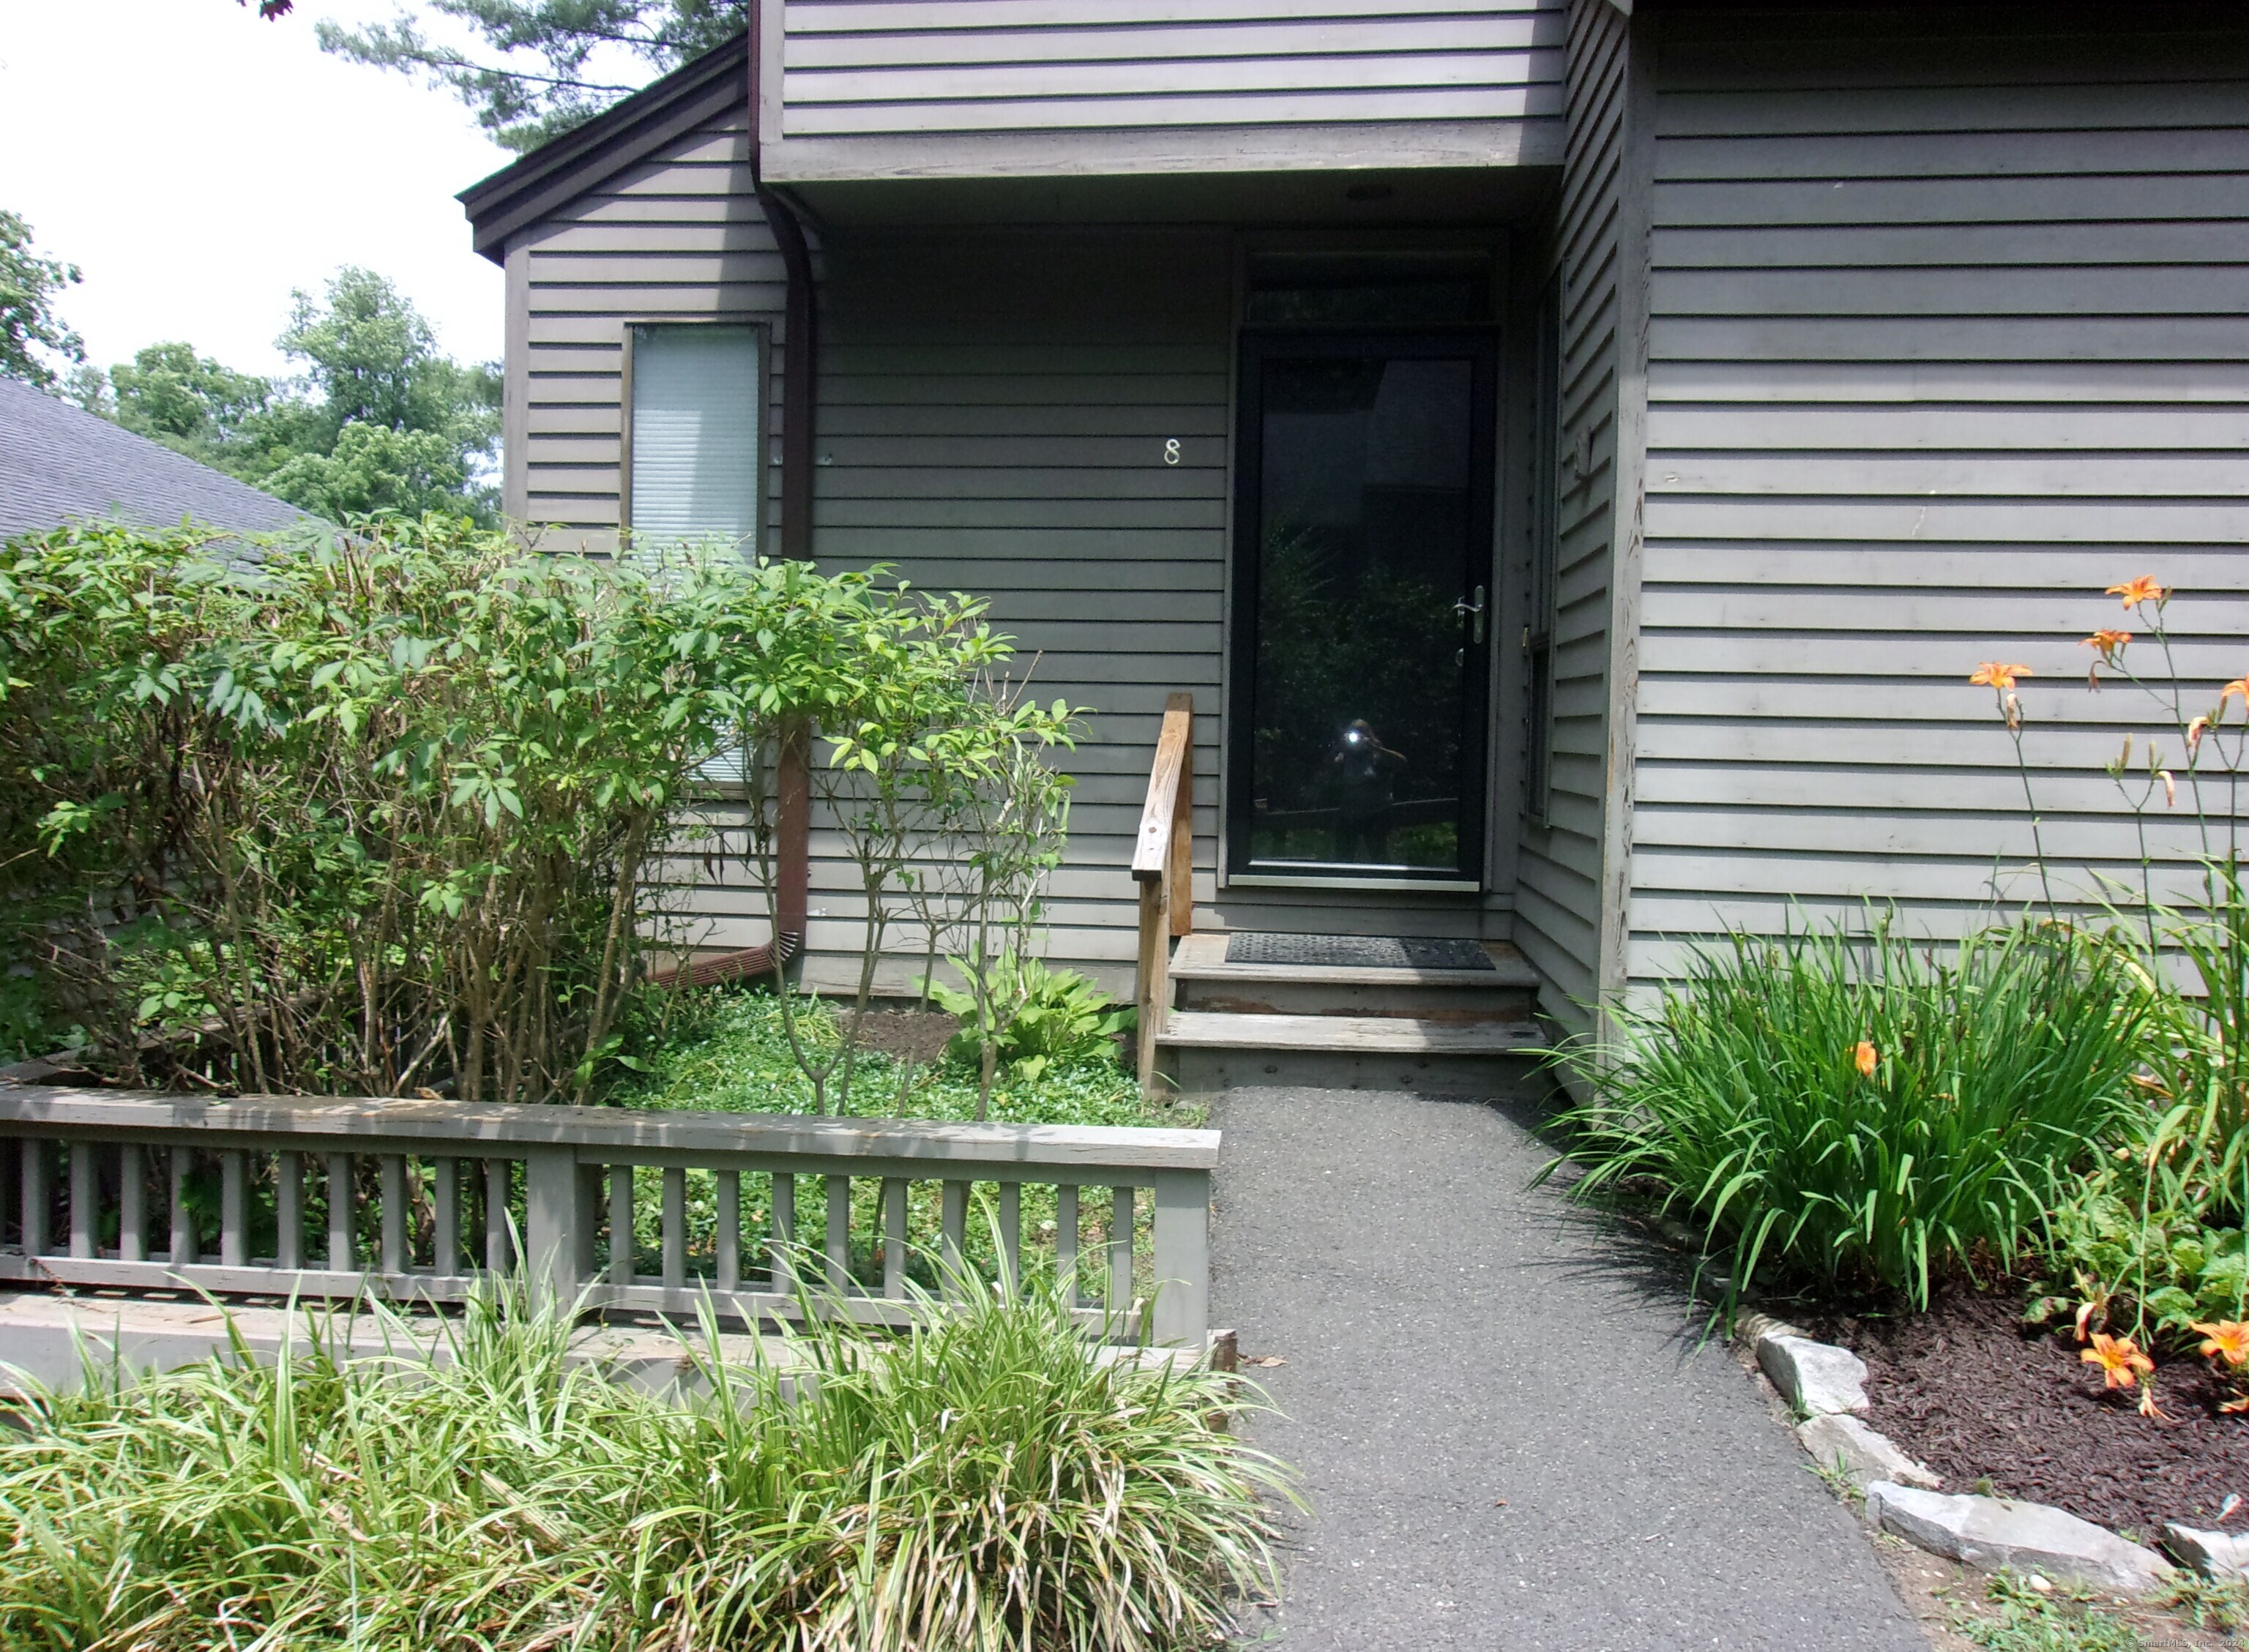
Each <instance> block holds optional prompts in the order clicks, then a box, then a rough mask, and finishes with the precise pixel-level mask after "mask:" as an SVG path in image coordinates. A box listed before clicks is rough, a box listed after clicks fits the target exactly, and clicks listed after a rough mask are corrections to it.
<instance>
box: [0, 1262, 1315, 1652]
mask: <svg viewBox="0 0 2249 1652" xmlns="http://www.w3.org/2000/svg"><path fill="white" fill-rule="evenodd" d="M959 1289H961V1290H962V1291H964V1292H967V1293H968V1295H969V1300H968V1301H967V1303H966V1306H965V1307H964V1308H963V1309H962V1310H961V1311H960V1312H959V1313H958V1315H957V1316H956V1317H953V1318H950V1319H946V1320H933V1321H932V1323H929V1324H926V1325H925V1326H922V1327H921V1328H919V1329H917V1330H914V1331H912V1332H910V1333H904V1334H903V1335H901V1336H899V1337H898V1339H896V1340H879V1339H877V1337H876V1336H875V1335H874V1334H873V1333H869V1332H867V1331H864V1330H862V1329H859V1328H857V1327H855V1326H850V1325H849V1324H848V1323H842V1322H829V1323H824V1324H822V1325H820V1326H818V1328H817V1329H815V1331H813V1332H811V1333H808V1335H806V1336H805V1337H804V1338H802V1339H801V1340H800V1342H799V1343H798V1345H797V1348H796V1350H795V1352H796V1354H798V1355H800V1356H801V1361H803V1362H804V1363H806V1364H808V1365H809V1366H810V1368H811V1376H810V1378H809V1380H808V1377H807V1374H806V1373H805V1371H804V1370H803V1369H802V1368H801V1366H800V1367H799V1368H797V1370H796V1371H795V1374H794V1377H793V1378H792V1377H791V1376H790V1375H789V1374H787V1373H785V1372H784V1371H783V1369H782V1368H781V1366H780V1365H779V1364H764V1363H761V1364H758V1365H753V1366H749V1367H742V1366H729V1365H727V1364H726V1363H725V1362H724V1361H722V1360H720V1359H719V1357H718V1355H717V1354H716V1352H715V1349H716V1347H717V1344H716V1343H715V1340H712V1338H711V1337H709V1336H708V1335H707V1334H706V1336H705V1345H704V1346H705V1348H706V1350H710V1351H707V1352H705V1354H702V1355H701V1356H700V1361H699V1363H700V1371H699V1375H700V1378H701V1387H702V1388H703V1389H704V1398H703V1399H702V1401H701V1402H699V1403H697V1404H694V1405H685V1404H681V1403H677V1402H673V1401H671V1400H667V1399H665V1398H662V1397H658V1396H655V1395H649V1394H646V1393H643V1392H641V1391H640V1390H638V1389H636V1388H632V1387H630V1386H629V1385H626V1384H623V1383H613V1382H611V1381H609V1380H608V1379H606V1378H604V1377H602V1376H601V1375H599V1374H596V1373H595V1371H593V1370H591V1369H589V1368H586V1367H584V1366H574V1365H573V1364H572V1362H571V1361H570V1360H569V1359H568V1357H567V1354H568V1344H569V1330H568V1326H567V1322H566V1321H565V1320H563V1319H561V1318H560V1317H558V1316H554V1315H538V1314H533V1313H526V1312H524V1311H522V1310H521V1309H520V1308H519V1307H515V1306H509V1305H506V1304H497V1303H493V1302H490V1301H486V1302H480V1303H477V1304H472V1305H471V1307H470V1309H469V1311H468V1313H467V1315H466V1317H465V1318H464V1320H461V1321H459V1322H458V1324H457V1326H456V1327H455V1328H454V1330H453V1331H452V1333H450V1335H449V1336H448V1337H447V1338H445V1339H444V1340H443V1341H442V1342H441V1343H439V1344H438V1345H437V1346H436V1347H431V1348H426V1349H421V1350H418V1351H416V1352H415V1353H412V1354H407V1353H405V1352H403V1350H404V1349H406V1348H407V1347H409V1345H410V1344H411V1343H412V1334H413V1333H411V1332H410V1331H409V1329H408V1328H407V1327H406V1326H404V1325H403V1324H402V1323H401V1322H398V1321H396V1320H390V1321H389V1322H388V1323H389V1328H390V1332H391V1338H392V1340H393V1342H394V1343H395V1345H396V1346H397V1347H398V1348H399V1350H401V1351H400V1352H398V1353H395V1354H393V1355H391V1356H390V1357H388V1358H383V1359H376V1358H364V1357H363V1358H358V1359H344V1360H339V1359H336V1358H334V1357H331V1355H330V1354H328V1353H327V1352H325V1351H321V1350H320V1349H317V1348H316V1350H315V1351H314V1352H312V1353H305V1352H301V1351H300V1352H299V1353H297V1354H293V1355H285V1356H284V1357H283V1358H282V1359H281V1360H280V1361H279V1362H278V1363H277V1364H275V1365H272V1366H271V1367H261V1366H258V1365H256V1364H254V1363H251V1362H250V1361H248V1360H247V1359H245V1358H237V1359H236V1360H233V1361H212V1362H210V1363H207V1364H204V1365H202V1366H199V1367H196V1368H190V1369H188V1370H185V1371H181V1372H177V1373H174V1374H169V1375H167V1376H163V1377H161V1378H157V1379H154V1380H151V1381H146V1382H142V1383H140V1384H136V1385H129V1386H123V1387H118V1386H116V1385H113V1384H112V1385H109V1386H107V1387H100V1386H97V1388H96V1390H95V1391H94V1392H93V1393H92V1394H91V1395H84V1396H78V1397H62V1396H55V1397H50V1398H46V1399H44V1400H41V1401H39V1402H37V1403H35V1404H33V1405H32V1406H31V1407H30V1408H29V1409H28V1412H27V1414H26V1415H25V1416H24V1418H23V1419H22V1427H21V1429H20V1430H19V1431H18V1432H17V1433H16V1434H14V1435H12V1436H9V1437H8V1438H7V1440H6V1442H5V1443H4V1444H0V1546H4V1550H0V1552H4V1563H0V1644H4V1645H7V1646H10V1647H24V1648H29V1647H41V1646H45V1647H57V1648H60V1647H72V1648H118V1649H124V1648H132V1649H136V1652H174V1649H182V1652H184V1649H197V1652H201V1649H206V1648H216V1647H222V1646H223V1647H226V1648H229V1649H237V1652H273V1649H280V1648H322V1647H336V1648H342V1647H349V1648H352V1649H366V1652H377V1649H396V1652H408V1649H412V1652H438V1649H470V1648H475V1649H522V1652H527V1649H534V1648H538V1649H546V1648H563V1647H570V1648H582V1649H588V1652H610V1649H628V1648H629V1649H636V1652H687V1649H737V1648H739V1649H758V1652H768V1649H772V1652H829V1649H833V1652H908V1649H917V1652H918V1649H938V1648H944V1649H962V1652H986V1649H989V1652H1001V1649H1031V1648H1037V1649H1050V1648H1051V1649H1072V1652H1094V1649H1119V1652H1137V1649H1157V1648H1164V1647H1170V1646H1180V1645H1207V1644H1210V1643H1211V1642H1214V1641H1215V1640H1217V1639H1219V1638H1221V1635H1222V1634H1223V1633H1224V1632H1225V1630H1226V1629H1227V1628H1228V1618H1227V1604H1226V1603H1227V1601H1228V1598H1229V1596H1230V1595H1231V1594H1234V1593H1235V1592H1237V1591H1242V1590H1250V1589H1256V1590H1266V1589H1269V1587H1270V1585H1271V1583H1272V1581H1273V1578H1272V1560H1271V1556H1270V1553H1269V1542H1270V1540H1271V1537H1272V1527H1271V1525H1270V1523H1269V1514H1268V1511H1267V1505H1266V1502H1265V1500H1264V1499H1265V1498H1267V1497H1268V1495H1269V1494H1271V1493H1274V1492H1276V1491H1278V1492H1284V1493H1285V1491H1286V1489H1287V1485H1286V1475H1285V1472H1284V1471H1283V1470H1281V1469H1280V1468H1279V1467H1278V1466H1277V1465H1276V1464H1274V1463H1271V1462H1270V1461H1269V1460H1268V1459H1266V1458H1264V1457H1261V1456H1260V1455H1258V1454H1257V1453H1255V1451H1253V1450H1250V1449H1248V1447H1246V1446H1244V1445H1242V1444H1241V1443H1240V1442H1239V1441H1237V1440H1236V1439H1235V1438H1234V1437H1233V1436H1230V1435H1228V1433H1226V1432H1224V1431H1222V1429H1220V1428H1218V1427H1215V1426H1214V1423H1213V1422H1212V1420H1211V1419H1213V1418H1214V1417H1218V1416H1223V1415H1224V1414H1226V1413H1227V1412H1228V1411H1229V1410H1231V1409H1237V1408H1238V1407H1239V1405H1240V1404H1241V1398H1240V1395H1238V1394H1237V1393H1236V1392H1235V1390H1234V1388H1233V1387H1232V1385H1231V1381H1230V1380H1229V1379H1227V1378H1224V1377H1221V1376H1219V1375H1216V1374H1211V1373H1208V1372H1205V1371H1191V1372H1190V1371H1173V1370H1159V1369H1143V1368H1139V1367H1138V1366H1136V1365H1135V1364H1134V1363H1133V1362H1132V1361H1131V1360H1130V1359H1126V1360H1123V1361H1104V1359H1103V1358H1102V1357H1101V1354H1100V1350H1099V1349H1098V1348H1097V1347H1096V1346H1095V1345H1094V1344H1093V1343H1091V1342H1090V1341H1089V1340H1087V1339H1086V1338H1085V1336H1084V1335H1083V1333H1082V1331H1081V1330H1080V1329H1079V1327H1077V1326H1076V1325H1075V1324H1074V1323H1073V1322H1072V1320H1071V1319H1070V1317H1069V1313H1068V1310H1067V1309H1066V1307H1065V1306H1063V1301H1062V1299H1061V1298H1060V1297H1059V1295H1057V1294H1056V1293H1055V1292H1042V1291H1035V1290H1034V1291H1028V1292H1022V1293H1021V1294H1020V1295H1016V1296H1010V1297H1002V1296H1001V1295H1000V1294H998V1293H996V1292H993V1291H991V1290H989V1289H988V1288H980V1287H979V1286H977V1285H975V1283H974V1282H973V1280H966V1279H964V1280H963V1281H962V1282H961V1283H960V1285H959ZM707 1330H708V1327H706V1333H707Z"/></svg>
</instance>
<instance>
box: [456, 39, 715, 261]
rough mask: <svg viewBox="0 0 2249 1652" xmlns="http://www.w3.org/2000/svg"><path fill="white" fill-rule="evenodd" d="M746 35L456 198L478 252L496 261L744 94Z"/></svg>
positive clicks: (646, 88) (650, 86)
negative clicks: (526, 234)
mask: <svg viewBox="0 0 2249 1652" xmlns="http://www.w3.org/2000/svg"><path fill="white" fill-rule="evenodd" d="M748 77H749V36H748V35H747V34H740V35H737V36H736V37H734V38H733V39H732V40H730V41H728V42H727V43H726V45H721V46H718V47H714V48H713V49H712V50H711V51H706V52H705V53H704V54H703V55H702V56H701V57H699V58H696V59H695V60H694V61H693V62H692V63H689V64H684V65H681V66H680V67H679V68H677V69H675V70H673V71H672V72H671V73H670V74H668V75H666V76H664V79H661V80H657V81H655V82H653V83H652V84H650V85H649V86H643V88H641V90H639V91H638V92H636V93H633V94H632V95H631V96H630V97H629V98H627V99H624V101H622V103H619V104H618V105H616V107H614V108H611V109H608V110H605V111H604V112H603V113H601V114H598V115H596V116H595V118H594V119H593V120H589V121H588V122H587V123H586V124H585V125H584V126H582V127H578V128H577V129H576V130H574V131H572V132H567V133H565V134H562V136H561V137H559V138H557V139H555V140H554V141H553V142H551V143H547V144H542V145H541V146H540V147H538V148H536V149H533V151H532V152H531V153H530V154H527V155H525V156H524V157H523V158H522V159H521V160H520V161H515V162H513V163H512V164H511V165H509V166H506V167H504V168H501V169H500V170H499V171H498V172H495V173H493V174H492V176H490V177H488V178H485V179H483V180H481V181H479V182H476V183H472V184H471V185H470V186H469V187H468V188H467V189H464V190H462V191H461V192H460V194H459V195H456V196H455V197H454V199H456V200H457V201H458V202H460V203H461V208H462V210H463V211H464V213H466V214H467V216H468V220H469V223H470V225H471V228H472V230H474V232H475V244H476V250H478V252H480V253H482V254H483V255H484V256H485V257H487V258H489V259H491V260H492V262H493V263H494V264H504V263H505V262H506V258H507V240H508V237H509V236H512V235H513V234H514V233H515V232H516V231H517V230H520V229H522V228H523V227H524V226H525V225H526V224H527V223H533V222H534V221H536V220H537V219H539V218H541V217H544V216H547V214H548V213H550V212H552V211H553V210H554V209H555V208H556V207H557V206H559V205H561V203H562V202H566V201H567V200H569V199H571V198H572V197H573V196H574V195H583V194H584V193H586V191H588V189H593V188H594V187H595V185H597V184H599V183H601V182H602V181H603V180H604V179H607V178H610V177H613V176H615V175H616V174H617V173H619V172H622V171H623V170H624V169H625V168H627V167H629V166H631V165H633V164H634V163H635V162H636V161H641V160H643V159H645V158H646V157H647V156H648V155H649V154H651V153H653V152H654V151H656V150H657V149H659V148H661V147H663V146H664V145H665V144H667V143H670V142H671V141H673V140H674V139H676V138H677V137H679V136H680V135H681V134H683V133H685V132H687V131H691V130H692V129H693V128H694V127H697V126H698V125H700V124H702V123H703V122H704V121H705V120H710V119H711V118H712V116H713V115H714V114H719V113H724V112H725V111H726V109H727V108H728V107H730V106H733V105H735V104H743V103H747V102H748V100H749V95H750V93H749V78H748Z"/></svg>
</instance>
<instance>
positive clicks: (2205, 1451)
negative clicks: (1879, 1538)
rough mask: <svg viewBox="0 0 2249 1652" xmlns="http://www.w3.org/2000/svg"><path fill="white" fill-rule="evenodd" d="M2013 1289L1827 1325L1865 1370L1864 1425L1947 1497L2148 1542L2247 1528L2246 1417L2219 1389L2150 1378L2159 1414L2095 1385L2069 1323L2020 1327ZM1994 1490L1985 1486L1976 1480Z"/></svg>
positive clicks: (2179, 1373) (2174, 1372) (2181, 1379)
mask: <svg viewBox="0 0 2249 1652" xmlns="http://www.w3.org/2000/svg"><path fill="white" fill-rule="evenodd" d="M2020 1313H2021V1301H2020V1299H2019V1296H2017V1295H2016V1294H2015V1293H2013V1292H2004V1291H2003V1292H1977V1291H1972V1290H1966V1289H1959V1288H1956V1289H1953V1290H1951V1291H1949V1292H1945V1293H1944V1294H1943V1296H1941V1297H1940V1298H1938V1299H1937V1300H1936V1303H1935V1304H1934V1305H1933V1306H1931V1308H1930V1311H1929V1313H1925V1314H1913V1315H1905V1316H1901V1317H1899V1318H1896V1319H1887V1318H1886V1319H1866V1320H1841V1321H1838V1322H1833V1323H1831V1324H1830V1325H1829V1326H1825V1327H1823V1331H1822V1333H1824V1334H1830V1335H1833V1336H1834V1337H1835V1338H1836V1339H1837V1340H1840V1341H1842V1342H1844V1343H1846V1344H1847V1345H1848V1346H1849V1347H1851V1348H1853V1349H1854V1350H1855V1351H1856V1353H1857V1354H1858V1355H1859V1357H1860V1359H1862V1360H1864V1361H1866V1362H1867V1369H1868V1373H1869V1380H1868V1381H1867V1395H1868V1396H1869V1398H1870V1400H1871V1402H1872V1409H1870V1410H1869V1412H1868V1414H1867V1422H1870V1423H1872V1424H1873V1425H1874V1427H1875V1428H1877V1429H1881V1431H1882V1432H1883V1433H1884V1434H1887V1435H1888V1436H1890V1438H1892V1439H1893V1440H1895V1441H1896V1442H1897V1443H1899V1444H1900V1445H1901V1446H1902V1447H1904V1448H1905V1450H1907V1451H1909V1453H1911V1454H1912V1455H1913V1456H1915V1457H1919V1458H1920V1459H1921V1460H1922V1462H1924V1463H1928V1464H1929V1467H1930V1468H1932V1469H1935V1470H1936V1471H1937V1472H1938V1473H1940V1474H1942V1475H1943V1477H1944V1480H1945V1486H1944V1489H1945V1490H1946V1491H1977V1490H1983V1489H1988V1490H1989V1491H1991V1493H1993V1494H1994V1495H1997V1496H2001V1497H2014V1498H2025V1499H2027V1500H2030V1501H2032V1502H2037V1503H2050V1504H2052V1505H2054V1506H2055V1507H2056V1508H2060V1509H2067V1511H2069V1512H2070V1513H2072V1514H2074V1515H2077V1516H2078V1517H2080V1518H2083V1519H2087V1520H2092V1521H2094V1522H2097V1523H2098V1524H2100V1525H2105V1526H2108V1527H2109V1528H2111V1529H2112V1530H2121V1531H2129V1532H2131V1533H2132V1534H2133V1535H2134V1536H2136V1537H2137V1538H2139V1539H2142V1540H2143V1541H2145V1540H2149V1539H2153V1538H2154V1537H2155V1536H2156V1534H2158V1533H2159V1532H2161V1531H2162V1529H2163V1522H2164V1521H2165V1520H2183V1521H2185V1522H2187V1523H2188V1524H2190V1525H2202V1526H2215V1525H2218V1508H2219V1506H2220V1505H2222V1504H2223V1503H2224V1502H2225V1498H2226V1497H2227V1496H2228V1495H2229V1494H2239V1496H2240V1498H2242V1500H2243V1501H2242V1505H2241V1506H2240V1507H2239V1508H2237V1509H2236V1510H2235V1511H2234V1513H2233V1515H2232V1518H2231V1519H2230V1520H2229V1521H2227V1522H2226V1525H2227V1526H2228V1528H2229V1529H2232V1530H2234V1531H2239V1530H2242V1529H2243V1528H2244V1527H2245V1526H2249V1417H2244V1416H2220V1415H2218V1405H2219V1403H2220V1402H2222V1401H2224V1400H2225V1399H2226V1398H2227V1397H2228V1392H2227V1390H2226V1389H2225V1388H2224V1387H2223V1386H2222V1385H2220V1384H2219V1383H2218V1382H2217V1381H2214V1380H2213V1379H2212V1378H2211V1375H2210V1374H2209V1372H2208V1370H2207V1368H2205V1367H2204V1365H2203V1364H2202V1363H2201V1362H2200V1361H2195V1360H2178V1359H2174V1360H2172V1361H2169V1362H2168V1363H2166V1364H2164V1365H2163V1366H2162V1367H2161V1368H2159V1369H2158V1370H2157V1372H2156V1395H2157V1396H2158V1399H2159V1401H2160V1402H2161V1404H2162V1407H2163V1413H2164V1416H2163V1418H2162V1419H2153V1418H2149V1417H2143V1416H2141V1415H2140V1413H2139V1410H2138V1395H2137V1394H2136V1393H2133V1394H2129V1395H2128V1394H2122V1393H2116V1394H2110V1393H2106V1392H2104V1391H2103V1389H2102V1388H2101V1372H2100V1369H2099V1368H2098V1367H2096V1366H2091V1365H2087V1364H2086V1363H2084V1362H2083V1361H2080V1359H2079V1358H2078V1354H2079V1347H2078V1344H2077V1342H2076V1340H2075V1339H2074V1337H2073V1336H2072V1334H2071V1333H2070V1330H2069V1327H2067V1326H2062V1327H2061V1328H2060V1329H2059V1330H2055V1331H2050V1332H2028V1331H2026V1330H2025V1327H2024V1326H2023V1325H2022V1324H2021V1321H2020V1317H2019V1316H2020ZM1979 1480H1987V1481H1989V1482H1990V1485H1989V1487H1988V1488H1982V1487H1979V1486H1978V1485H1977V1482H1978V1481H1979Z"/></svg>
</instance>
